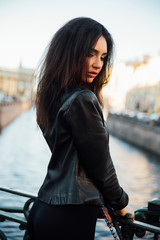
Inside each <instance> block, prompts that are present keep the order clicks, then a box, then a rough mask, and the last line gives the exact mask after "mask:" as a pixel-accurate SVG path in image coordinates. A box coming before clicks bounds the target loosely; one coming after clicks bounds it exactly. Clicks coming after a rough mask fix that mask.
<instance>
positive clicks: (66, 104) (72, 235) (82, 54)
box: [28, 17, 128, 240]
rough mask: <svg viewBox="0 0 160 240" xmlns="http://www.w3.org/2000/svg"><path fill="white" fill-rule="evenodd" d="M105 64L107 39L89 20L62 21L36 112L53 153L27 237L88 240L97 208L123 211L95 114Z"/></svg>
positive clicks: (123, 197)
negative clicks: (109, 207) (108, 207)
mask: <svg viewBox="0 0 160 240" xmlns="http://www.w3.org/2000/svg"><path fill="white" fill-rule="evenodd" d="M112 59H113V40H112V37H111V35H110V33H109V32H108V30H107V29H106V28H105V27H104V26H103V25H101V24H100V23H98V22H97V21H95V20H93V19H90V18H85V17H81V18H75V19H73V20H71V21H69V22H68V23H67V24H65V25H64V26H63V27H62V28H61V29H60V30H59V31H58V32H57V33H56V34H55V35H54V37H53V39H52V40H51V43H50V45H49V48H48V51H47V54H46V56H45V59H44V62H43V65H42V66H41V70H40V75H39V84H38V89H37V96H36V109H37V122H38V125H39V127H40V128H41V130H42V133H43V136H44V138H45V139H46V142H47V144H48V146H49V148H50V150H51V153H52V155H51V159H50V162H49V165H48V171H47V175H46V178H45V180H44V182H43V184H42V186H41V188H40V190H39V193H38V198H37V200H36V201H35V203H34V205H33V207H32V210H31V213H30V217H29V221H28V231H29V234H30V239H36V240H64V239H69V240H93V239H94V234H95V225H96V220H97V216H98V212H99V208H100V207H101V206H103V205H104V206H105V205H106V204H109V205H110V206H111V207H112V208H113V210H114V212H115V214H118V215H121V216H124V215H125V214H126V213H127V210H126V208H125V207H126V206H127V204H128V195H127V194H126V193H125V191H124V190H123V189H122V188H121V187H120V185H119V182H118V179H117V175H116V172H115V168H114V165H113V162H112V159H111V157H110V151H109V134H108V131H107V128H106V126H105V122H104V119H103V114H102V106H103V101H102V96H101V90H102V87H103V86H105V85H106V84H107V83H108V81H109V78H110V74H111V70H112Z"/></svg>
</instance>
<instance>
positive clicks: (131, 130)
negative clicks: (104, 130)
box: [107, 114, 160, 156]
mask: <svg viewBox="0 0 160 240" xmlns="http://www.w3.org/2000/svg"><path fill="white" fill-rule="evenodd" d="M107 127H108V130H109V132H110V133H111V134H112V135H114V136H116V137H118V138H121V139H123V140H125V141H127V142H129V143H131V144H134V145H136V146H138V147H140V148H143V149H145V150H148V151H150V152H153V153H155V154H157V155H159V156H160V127H156V126H152V125H149V124H146V123H143V122H139V121H136V120H135V119H132V118H131V119H129V118H126V117H124V116H119V115H115V114H109V115H108V118H107Z"/></svg>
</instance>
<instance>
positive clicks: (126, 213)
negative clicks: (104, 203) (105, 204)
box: [113, 206, 134, 219]
mask: <svg viewBox="0 0 160 240" xmlns="http://www.w3.org/2000/svg"><path fill="white" fill-rule="evenodd" d="M113 211H114V214H115V216H117V217H126V218H128V219H134V211H133V209H132V208H131V207H128V206H127V207H125V208H123V209H121V210H113Z"/></svg>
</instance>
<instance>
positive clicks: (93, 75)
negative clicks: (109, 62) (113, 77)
mask: <svg viewBox="0 0 160 240" xmlns="http://www.w3.org/2000/svg"><path fill="white" fill-rule="evenodd" d="M97 74H98V73H97V72H94V71H92V72H89V73H88V75H89V77H93V78H95V77H96V76H97Z"/></svg>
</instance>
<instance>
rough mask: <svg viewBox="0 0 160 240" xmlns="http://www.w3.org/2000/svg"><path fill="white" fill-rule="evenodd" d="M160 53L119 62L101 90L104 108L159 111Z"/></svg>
mask: <svg viewBox="0 0 160 240" xmlns="http://www.w3.org/2000/svg"><path fill="white" fill-rule="evenodd" d="M159 66H160V56H155V57H148V56H146V57H144V59H143V60H142V61H135V62H120V63H119V64H117V66H116V67H115V69H114V72H113V75H112V79H111V81H110V84H109V85H108V86H107V87H106V88H105V90H104V94H103V96H104V100H105V103H107V106H108V108H113V109H115V110H117V111H118V110H120V111H121V110H125V109H129V110H139V111H142V112H148V113H153V112H156V113H159V114H160V67H159Z"/></svg>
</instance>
